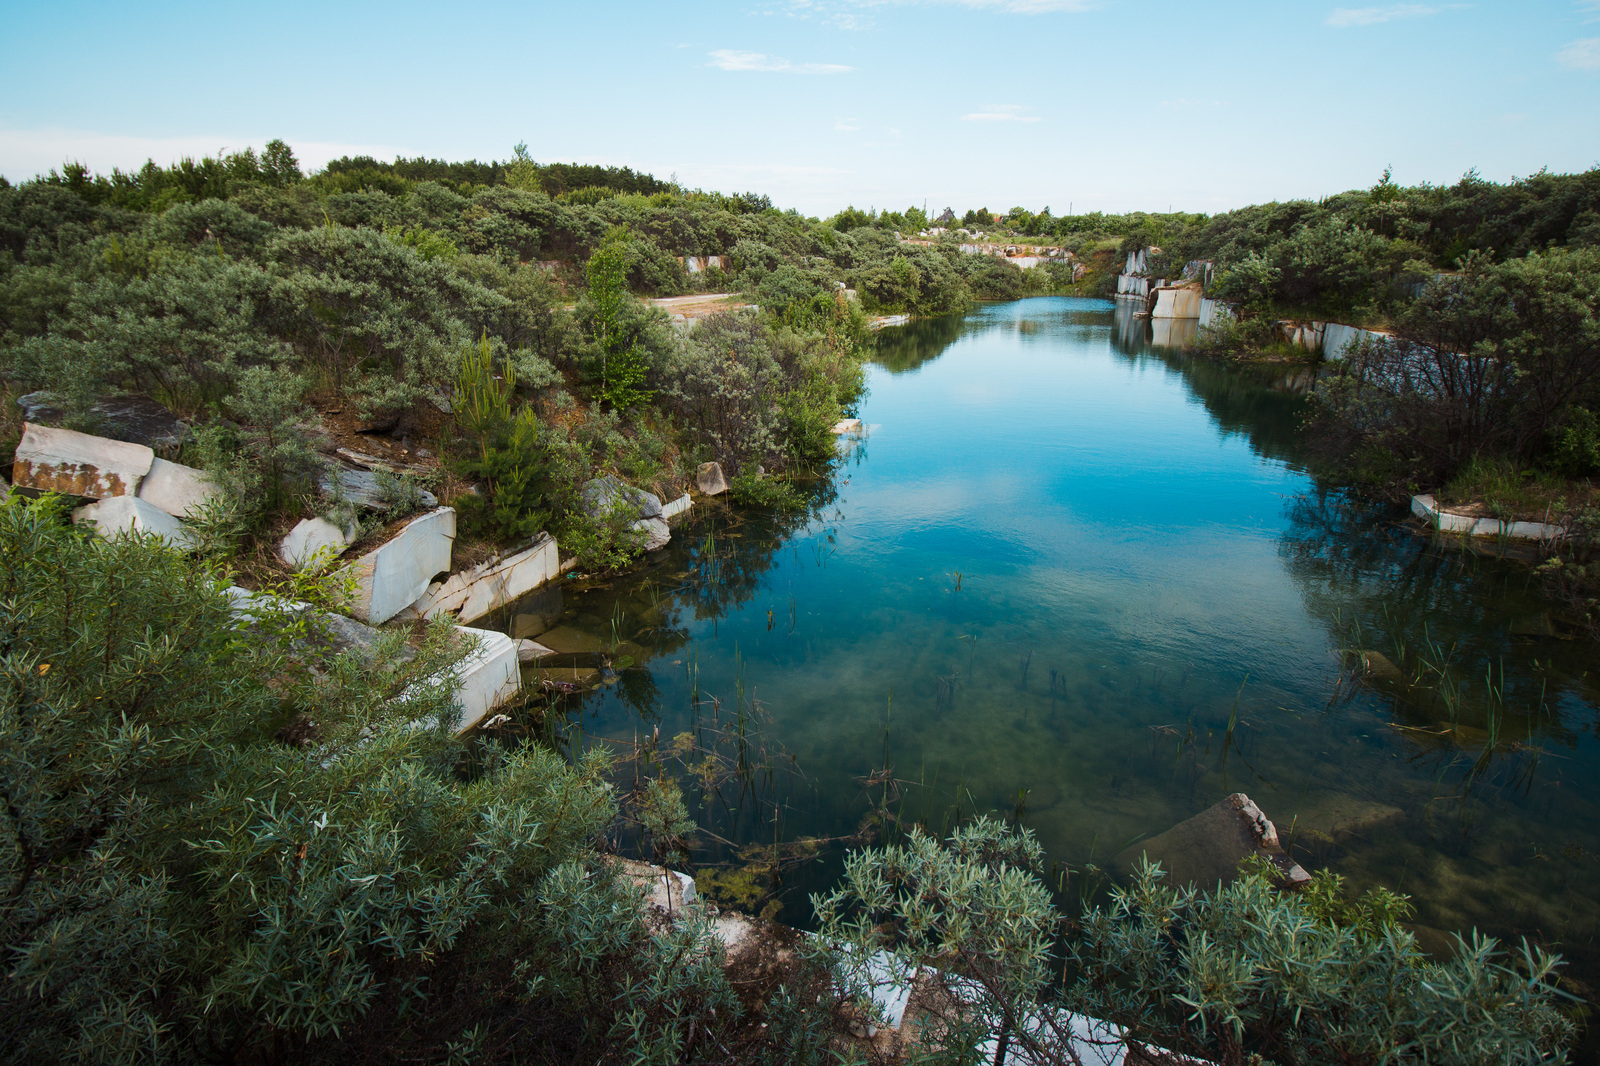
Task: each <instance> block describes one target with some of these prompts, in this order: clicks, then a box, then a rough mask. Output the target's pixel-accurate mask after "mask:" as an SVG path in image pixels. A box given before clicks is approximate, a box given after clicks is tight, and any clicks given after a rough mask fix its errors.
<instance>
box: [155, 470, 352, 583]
mask: <svg viewBox="0 0 1600 1066" xmlns="http://www.w3.org/2000/svg"><path fill="white" fill-rule="evenodd" d="M156 461H157V462H160V460H159V459H158V460H156ZM353 532H354V530H349V531H347V530H343V529H340V528H339V527H338V526H336V525H334V524H333V523H332V522H330V521H328V520H327V519H326V518H305V519H302V520H301V521H300V524H299V525H297V526H295V527H294V528H293V529H291V530H290V531H289V535H288V536H287V537H284V538H283V540H282V541H280V542H279V543H278V558H280V559H282V560H283V561H284V562H286V563H288V564H289V565H290V566H292V567H294V568H295V569H296V570H301V569H304V568H305V567H306V565H307V564H309V563H310V562H311V560H312V559H314V558H315V557H316V554H317V552H319V551H321V550H322V549H323V548H332V549H333V554H334V555H338V554H339V553H340V552H342V551H344V550H345V549H346V548H348V547H349V546H350V541H351V540H352V539H353V538H352V537H351V536H350V534H351V533H353Z"/></svg>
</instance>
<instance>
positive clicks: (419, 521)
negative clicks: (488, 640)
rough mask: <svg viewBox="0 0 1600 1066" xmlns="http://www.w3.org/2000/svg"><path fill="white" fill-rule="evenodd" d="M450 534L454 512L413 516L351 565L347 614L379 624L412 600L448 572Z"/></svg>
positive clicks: (452, 533) (452, 537) (445, 510)
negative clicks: (352, 583)
mask: <svg viewBox="0 0 1600 1066" xmlns="http://www.w3.org/2000/svg"><path fill="white" fill-rule="evenodd" d="M455 536H456V513H455V511H454V509H452V508H449V507H441V508H439V509H438V510H437V511H430V512H428V513H427V514H425V515H422V516H421V517H420V518H413V519H412V520H411V521H410V522H408V523H407V524H406V526H405V528H403V529H402V530H401V531H400V532H399V533H398V534H397V535H396V536H395V537H394V538H393V539H391V540H390V541H388V542H387V543H386V544H383V545H381V546H379V547H377V548H374V549H373V550H372V551H370V552H368V553H367V554H365V555H363V556H362V557H361V558H359V559H357V560H356V561H355V562H353V563H351V564H350V565H349V567H348V569H349V571H350V572H351V574H352V576H354V578H355V580H356V594H355V597H354V599H353V601H352V602H351V604H350V613H351V614H352V615H354V616H355V617H356V618H358V619H360V620H361V621H363V622H366V623H368V624H370V625H381V624H382V623H384V622H387V621H388V620H389V619H391V618H393V617H394V616H395V615H396V614H399V613H400V611H401V610H403V609H404V608H406V607H409V606H410V605H411V604H413V603H415V602H416V601H417V600H418V599H420V598H421V597H422V594H423V593H424V592H426V591H427V590H428V586H429V585H430V584H431V583H432V582H433V579H434V576H435V575H437V574H442V573H447V572H448V571H449V569H450V549H451V547H452V545H453V544H454V542H455ZM506 639H507V640H510V639H511V638H509V637H507V638H506ZM513 658H515V652H514V651H513Z"/></svg>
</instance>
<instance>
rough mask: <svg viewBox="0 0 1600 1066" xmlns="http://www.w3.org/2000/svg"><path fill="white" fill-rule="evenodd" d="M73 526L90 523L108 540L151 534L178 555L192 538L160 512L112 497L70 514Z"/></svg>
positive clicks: (136, 500)
mask: <svg viewBox="0 0 1600 1066" xmlns="http://www.w3.org/2000/svg"><path fill="white" fill-rule="evenodd" d="M72 521H73V522H74V523H75V524H80V525H81V524H82V523H84V522H91V523H93V524H94V527H95V531H96V532H97V533H99V534H100V535H101V536H102V537H106V538H108V539H110V538H114V537H121V536H126V535H127V534H129V533H154V534H156V535H157V536H159V537H163V538H165V539H166V540H167V541H168V542H169V543H170V544H171V545H172V546H173V547H174V548H177V549H178V550H180V551H192V550H193V549H194V546H195V541H194V534H192V533H190V532H189V531H188V530H187V529H185V528H183V523H182V522H179V521H178V520H177V519H176V518H173V517H172V516H171V515H169V514H168V513H167V512H165V511H163V510H162V509H161V508H159V507H156V506H154V505H152V504H148V503H146V502H145V501H143V500H141V499H139V498H138V497H137V496H112V497H110V498H108V499H104V500H101V501H99V502H98V503H91V504H89V505H87V506H85V507H80V508H78V509H77V510H76V511H73V512H72Z"/></svg>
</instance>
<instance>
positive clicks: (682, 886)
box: [622, 859, 699, 918]
mask: <svg viewBox="0 0 1600 1066" xmlns="http://www.w3.org/2000/svg"><path fill="white" fill-rule="evenodd" d="M622 876H624V877H626V878H627V879H628V880H629V881H632V882H633V883H634V884H636V885H638V886H639V887H640V888H642V889H644V890H645V905H646V906H649V907H658V908H660V909H661V910H662V911H663V912H665V913H666V914H667V915H668V916H669V917H673V918H676V917H678V916H679V915H680V914H682V913H683V912H684V911H685V910H686V909H687V908H690V907H694V906H695V905H696V904H697V903H698V902H699V896H698V895H697V894H696V892H695V889H694V878H692V877H690V876H689V875H688V874H686V873H679V872H678V871H677V870H668V869H666V868H664V867H661V866H652V865H650V864H649V863H645V862H639V861H638V860H636V859H623V860H622Z"/></svg>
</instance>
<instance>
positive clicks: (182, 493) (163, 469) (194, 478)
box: [139, 456, 217, 518]
mask: <svg viewBox="0 0 1600 1066" xmlns="http://www.w3.org/2000/svg"><path fill="white" fill-rule="evenodd" d="M216 494H217V488H216V485H215V484H213V483H212V481H211V479H210V478H209V477H207V476H206V473H205V471H204V470H196V469H195V468H194V467H192V466H184V465H183V464H182V463H169V462H167V460H165V459H162V458H161V457H160V456H157V457H156V458H155V459H153V460H151V463H150V473H148V474H146V475H145V477H144V480H143V481H141V482H140V483H139V499H141V500H143V501H145V502H146V503H153V504H155V505H156V506H157V507H159V508H161V509H162V510H163V511H165V512H167V513H168V514H169V515H172V516H174V517H176V518H193V517H194V516H195V515H197V514H198V513H199V512H200V510H201V509H202V508H203V507H204V506H205V504H206V501H208V500H210V499H211V497H213V496H215V495H216Z"/></svg>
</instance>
